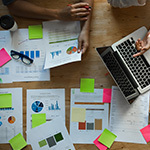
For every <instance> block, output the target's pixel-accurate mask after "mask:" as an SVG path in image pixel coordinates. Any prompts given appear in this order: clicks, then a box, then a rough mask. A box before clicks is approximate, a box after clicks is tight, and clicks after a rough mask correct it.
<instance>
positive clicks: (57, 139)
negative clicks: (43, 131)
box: [38, 132, 64, 148]
mask: <svg viewBox="0 0 150 150" xmlns="http://www.w3.org/2000/svg"><path fill="white" fill-rule="evenodd" d="M63 139H64V138H63V135H62V133H61V132H59V133H57V134H55V135H53V136H50V137H48V138H46V139H43V140H41V141H39V142H38V144H39V146H40V147H41V148H42V147H44V146H46V145H48V146H49V148H51V147H53V146H55V145H57V143H58V142H60V141H62V140H63Z"/></svg>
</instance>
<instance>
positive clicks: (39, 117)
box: [32, 113, 46, 128]
mask: <svg viewBox="0 0 150 150" xmlns="http://www.w3.org/2000/svg"><path fill="white" fill-rule="evenodd" d="M43 123H46V114H45V113H42V114H32V128H35V127H37V126H39V125H41V124H43Z"/></svg>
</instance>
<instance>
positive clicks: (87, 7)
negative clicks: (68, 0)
mask: <svg viewBox="0 0 150 150" xmlns="http://www.w3.org/2000/svg"><path fill="white" fill-rule="evenodd" d="M71 5H72V4H68V5H67V6H71ZM82 8H86V9H91V8H92V7H91V6H83V7H82Z"/></svg>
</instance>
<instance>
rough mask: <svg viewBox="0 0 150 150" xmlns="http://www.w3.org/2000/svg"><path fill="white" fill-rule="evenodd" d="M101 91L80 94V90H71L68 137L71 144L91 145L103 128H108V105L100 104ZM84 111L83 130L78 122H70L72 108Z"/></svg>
mask: <svg viewBox="0 0 150 150" xmlns="http://www.w3.org/2000/svg"><path fill="white" fill-rule="evenodd" d="M102 98H103V89H95V90H94V93H82V92H80V89H71V104H70V105H71V108H70V136H71V138H72V140H73V143H87V144H92V143H93V141H94V140H95V138H96V137H98V136H99V135H100V134H101V133H102V131H103V130H104V129H105V128H108V113H109V104H106V103H105V104H104V103H102ZM73 107H75V108H85V109H86V119H85V120H86V123H85V126H84V127H85V128H83V126H82V128H81V126H80V125H79V124H80V123H79V122H71V115H72V114H71V113H72V111H71V110H72V108H73Z"/></svg>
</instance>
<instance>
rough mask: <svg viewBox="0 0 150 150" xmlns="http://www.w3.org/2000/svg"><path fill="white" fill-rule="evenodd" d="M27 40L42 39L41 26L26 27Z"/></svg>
mask: <svg viewBox="0 0 150 150" xmlns="http://www.w3.org/2000/svg"><path fill="white" fill-rule="evenodd" d="M28 31H29V39H30V40H31V39H42V38H43V29H42V25H34V26H29V27H28Z"/></svg>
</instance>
